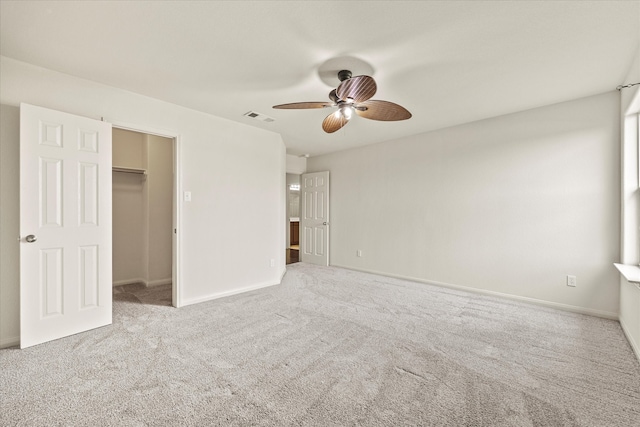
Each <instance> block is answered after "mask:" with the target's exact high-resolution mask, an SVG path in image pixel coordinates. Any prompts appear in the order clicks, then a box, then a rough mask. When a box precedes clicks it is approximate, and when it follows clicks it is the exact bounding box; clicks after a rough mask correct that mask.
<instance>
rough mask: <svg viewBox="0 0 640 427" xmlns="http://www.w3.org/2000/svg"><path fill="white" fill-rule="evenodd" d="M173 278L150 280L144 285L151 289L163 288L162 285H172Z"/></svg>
mask: <svg viewBox="0 0 640 427" xmlns="http://www.w3.org/2000/svg"><path fill="white" fill-rule="evenodd" d="M171 281H172V279H171V277H169V278H166V279H156V280H149V281H148V282H143V283H144V285H145V286H146V287H147V288H151V287H154V286H161V285H170V284H171Z"/></svg>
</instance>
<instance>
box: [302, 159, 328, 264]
mask: <svg viewBox="0 0 640 427" xmlns="http://www.w3.org/2000/svg"><path fill="white" fill-rule="evenodd" d="M301 192H302V194H301V196H302V215H301V218H300V239H301V241H300V260H301V261H302V262H309V263H312V264H318V265H329V172H328V171H324V172H314V173H307V174H303V175H302V176H301Z"/></svg>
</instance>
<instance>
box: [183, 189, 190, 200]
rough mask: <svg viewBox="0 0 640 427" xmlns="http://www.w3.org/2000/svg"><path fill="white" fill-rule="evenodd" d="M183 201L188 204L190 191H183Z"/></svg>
mask: <svg viewBox="0 0 640 427" xmlns="http://www.w3.org/2000/svg"><path fill="white" fill-rule="evenodd" d="M184 201H185V202H190V201H191V191H185V192H184Z"/></svg>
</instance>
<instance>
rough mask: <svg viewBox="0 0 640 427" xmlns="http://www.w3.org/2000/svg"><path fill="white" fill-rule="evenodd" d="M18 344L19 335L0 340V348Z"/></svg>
mask: <svg viewBox="0 0 640 427" xmlns="http://www.w3.org/2000/svg"><path fill="white" fill-rule="evenodd" d="M17 345H20V337H9V338H4V339H1V340H0V348H7V347H15V346H17Z"/></svg>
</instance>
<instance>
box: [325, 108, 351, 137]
mask: <svg viewBox="0 0 640 427" xmlns="http://www.w3.org/2000/svg"><path fill="white" fill-rule="evenodd" d="M347 123H349V119H347V118H346V117H344V116H343V115H342V114H340V112H339V111H336V112H335V113H331V114H329V115H328V116H327V117H325V119H324V120H323V121H322V129H323V130H324V131H325V132H327V133H333V132H335V131H337V130H338V129H340V128H341V127H342V126H344V125H346V124H347Z"/></svg>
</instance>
